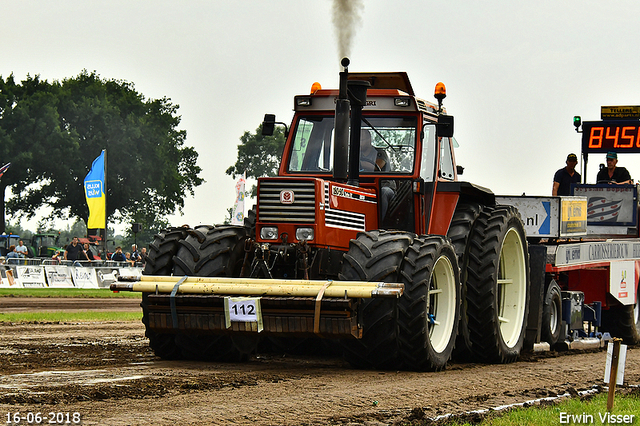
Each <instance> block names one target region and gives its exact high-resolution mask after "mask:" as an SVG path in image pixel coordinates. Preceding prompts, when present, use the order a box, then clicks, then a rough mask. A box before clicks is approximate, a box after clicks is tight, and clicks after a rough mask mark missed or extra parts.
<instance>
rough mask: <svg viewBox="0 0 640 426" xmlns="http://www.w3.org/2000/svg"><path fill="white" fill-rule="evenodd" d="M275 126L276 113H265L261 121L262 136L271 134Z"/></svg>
mask: <svg viewBox="0 0 640 426" xmlns="http://www.w3.org/2000/svg"><path fill="white" fill-rule="evenodd" d="M275 127H276V115H275V114H265V115H264V120H263V121H262V136H273V131H274V129H275Z"/></svg>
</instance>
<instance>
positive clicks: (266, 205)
mask: <svg viewBox="0 0 640 426" xmlns="http://www.w3.org/2000/svg"><path fill="white" fill-rule="evenodd" d="M284 191H291V192H292V193H293V202H292V203H291V204H287V203H282V202H281V201H280V200H281V194H282V193H283V192H284ZM258 194H259V195H258V220H259V221H260V222H270V223H315V221H316V207H315V206H316V202H315V182H314V181H290V180H288V179H287V180H261V181H260V182H259V183H258Z"/></svg>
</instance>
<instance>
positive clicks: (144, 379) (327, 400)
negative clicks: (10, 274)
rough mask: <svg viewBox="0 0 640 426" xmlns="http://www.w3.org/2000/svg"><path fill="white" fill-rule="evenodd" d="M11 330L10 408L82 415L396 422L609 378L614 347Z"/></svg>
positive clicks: (1, 407) (113, 326) (5, 378)
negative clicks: (557, 348)
mask: <svg viewBox="0 0 640 426" xmlns="http://www.w3.org/2000/svg"><path fill="white" fill-rule="evenodd" d="M5 301H6V299H0V312H4V311H5V308H3V306H4V305H5V304H6V303H5ZM101 301H104V299H101ZM34 303H36V302H34ZM78 306H82V305H81V304H79V302H77V303H76V305H75V308H78ZM75 308H74V309H75ZM38 309H40V308H38ZM80 309H82V308H80ZM0 336H1V337H2V339H1V341H0V414H2V415H3V416H6V415H7V413H13V412H16V411H20V412H21V413H22V414H23V415H25V414H26V413H28V412H32V413H36V412H41V413H43V414H45V415H46V414H47V413H49V412H50V411H54V412H64V413H66V412H70V413H73V412H79V413H80V414H81V416H82V424H100V425H141V424H153V425H174V424H202V425H205V424H259V425H280V424H289V425H299V424H365V423H366V424H371V425H376V424H393V423H394V422H401V421H404V422H408V421H410V419H416V418H420V417H430V418H433V417H435V416H438V415H442V414H447V413H461V412H465V411H470V410H476V409H481V408H491V407H496V406H499V405H502V404H509V403H515V402H523V401H526V400H530V399H535V398H541V397H546V396H555V395H557V394H563V393H565V392H570V393H574V391H575V390H582V389H587V388H591V387H592V386H593V385H596V384H601V383H602V377H603V371H604V362H605V353H604V352H602V351H598V352H592V353H582V354H574V355H566V356H558V357H555V356H549V355H543V356H535V357H533V356H529V357H526V358H527V359H526V360H525V361H520V362H517V363H514V364H510V365H482V364H452V365H450V366H449V368H448V369H447V370H446V371H443V372H440V373H411V372H395V371H392V372H376V371H359V370H353V369H350V368H349V366H348V365H346V364H345V363H344V362H343V361H342V360H341V359H338V358H326V357H324V358H320V357H288V356H282V355H269V356H265V355H263V356H258V357H255V358H253V359H252V360H251V361H250V362H248V363H246V364H205V363H195V362H177V361H176V362H169V361H161V360H159V359H158V358H156V357H155V356H154V355H153V353H152V352H151V351H150V350H149V349H148V347H147V341H146V339H145V338H144V328H143V326H142V324H140V323H138V322H104V323H73V324H6V323H4V324H3V323H0ZM551 355H554V354H551ZM625 378H626V380H627V382H628V383H631V384H638V383H640V350H639V349H636V348H631V349H630V350H629V352H628V355H627V365H626V375H625ZM4 418H5V420H3V421H6V417H4ZM23 423H24V422H23Z"/></svg>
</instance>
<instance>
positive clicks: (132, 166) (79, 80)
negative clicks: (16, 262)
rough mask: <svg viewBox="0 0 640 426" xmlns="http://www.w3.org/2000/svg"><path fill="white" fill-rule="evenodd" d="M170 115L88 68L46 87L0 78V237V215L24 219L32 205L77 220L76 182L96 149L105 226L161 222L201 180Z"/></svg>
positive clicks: (79, 194) (170, 110) (31, 80)
mask: <svg viewBox="0 0 640 426" xmlns="http://www.w3.org/2000/svg"><path fill="white" fill-rule="evenodd" d="M177 111H178V105H174V104H172V103H171V100H170V99H169V98H167V97H163V98H162V99H146V98H145V97H144V96H143V95H142V94H140V93H139V92H137V91H136V89H135V87H134V85H133V84H132V83H130V82H126V81H123V80H115V79H103V78H101V77H100V76H99V75H98V74H97V73H96V72H95V71H94V72H91V73H89V72H87V71H86V70H85V71H83V72H81V73H80V74H79V75H78V76H76V77H73V78H67V79H64V80H62V81H52V82H48V81H46V80H42V79H41V78H40V77H39V76H35V77H31V76H27V77H26V78H25V79H24V80H22V81H20V82H16V81H15V78H14V76H13V74H11V75H9V76H8V77H6V78H2V76H0V166H1V165H3V164H5V163H8V162H11V167H10V169H9V170H8V171H7V172H6V173H5V174H4V175H3V176H2V177H1V178H0V233H2V232H5V211H6V212H7V214H8V215H10V216H11V217H13V218H18V219H20V218H26V219H31V218H32V217H34V215H35V214H36V210H37V209H39V208H41V207H50V208H51V214H50V215H49V216H48V217H47V218H46V219H53V218H61V219H73V218H78V219H81V220H82V221H83V222H84V223H85V224H86V222H87V220H88V215H89V210H88V208H87V204H86V200H85V195H84V182H83V181H84V177H85V176H86V174H87V173H88V172H89V170H90V168H91V164H92V162H93V160H94V159H95V158H96V157H97V156H98V155H99V154H100V152H101V151H102V150H103V149H106V150H107V158H108V159H107V173H106V180H107V182H106V189H107V217H108V218H109V220H110V222H112V223H113V222H120V223H141V224H142V225H143V229H144V230H145V231H147V232H153V230H154V229H155V230H159V229H160V228H162V227H163V226H166V224H167V223H166V216H167V215H169V214H173V213H175V212H176V211H180V212H181V211H182V208H183V207H184V198H185V196H186V194H191V195H193V194H194V189H195V187H196V186H198V185H200V184H202V183H203V179H202V178H200V176H199V174H200V172H201V168H200V167H199V166H197V165H196V161H197V158H198V153H197V152H196V151H195V150H194V149H193V148H192V147H189V146H186V145H185V140H186V131H184V130H180V129H178V126H179V124H180V116H179V115H178V114H177ZM7 188H10V189H11V193H12V196H11V197H10V198H9V199H8V200H6V203H5V194H6V189H7Z"/></svg>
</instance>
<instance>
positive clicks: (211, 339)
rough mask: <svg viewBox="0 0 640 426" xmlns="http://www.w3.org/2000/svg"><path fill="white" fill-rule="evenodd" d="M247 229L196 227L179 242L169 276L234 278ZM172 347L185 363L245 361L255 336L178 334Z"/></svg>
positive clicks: (254, 343)
mask: <svg viewBox="0 0 640 426" xmlns="http://www.w3.org/2000/svg"><path fill="white" fill-rule="evenodd" d="M246 238H247V229H246V228H244V227H241V226H218V227H212V226H199V227H196V228H195V229H194V230H193V231H191V232H190V233H189V236H188V237H187V238H186V239H185V240H183V241H181V247H180V250H178V253H177V254H176V256H175V258H174V262H175V266H174V268H173V275H176V276H180V275H190V276H201V277H238V276H239V275H240V271H241V269H242V262H243V260H244V241H245V239H246ZM176 343H177V345H178V346H179V347H180V349H181V351H182V355H183V356H184V357H185V358H187V359H192V360H198V361H224V362H239V361H245V360H246V359H247V358H248V357H249V355H250V354H251V352H253V351H254V350H255V348H256V347H257V344H258V339H257V337H255V336H250V335H246V336H245V335H242V336H233V337H232V336H229V335H211V334H198V333H180V334H178V335H177V336H176Z"/></svg>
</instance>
